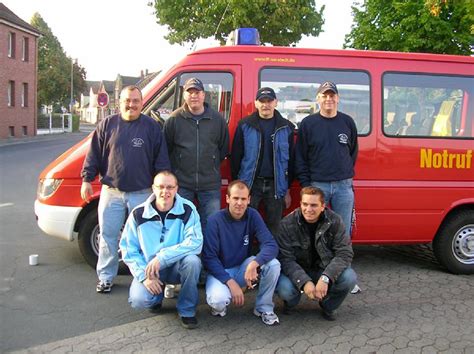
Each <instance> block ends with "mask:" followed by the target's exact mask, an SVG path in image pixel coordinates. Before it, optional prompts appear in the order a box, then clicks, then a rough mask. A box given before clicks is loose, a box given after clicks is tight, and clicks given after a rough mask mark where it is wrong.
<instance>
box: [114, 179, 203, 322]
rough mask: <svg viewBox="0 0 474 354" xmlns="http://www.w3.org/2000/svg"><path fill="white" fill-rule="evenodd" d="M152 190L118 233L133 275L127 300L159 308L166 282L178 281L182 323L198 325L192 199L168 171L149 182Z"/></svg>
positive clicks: (197, 243) (198, 244) (196, 227)
mask: <svg viewBox="0 0 474 354" xmlns="http://www.w3.org/2000/svg"><path fill="white" fill-rule="evenodd" d="M152 188H153V194H152V195H151V196H150V197H149V198H148V199H147V200H146V201H145V202H144V203H143V204H140V205H139V206H137V207H136V208H135V209H134V210H133V211H132V213H130V216H129V217H128V220H127V223H126V224H125V228H124V230H123V233H122V239H121V240H120V250H121V251H122V258H123V261H124V262H125V263H126V264H127V265H128V267H129V268H130V271H131V273H132V275H133V282H132V285H131V286H130V297H129V302H130V304H131V305H132V307H133V308H150V309H152V310H154V311H156V310H159V309H160V308H161V302H162V301H163V291H164V288H165V285H166V283H170V284H181V291H180V292H179V296H178V301H177V305H176V307H177V310H178V315H179V317H180V320H181V324H182V325H183V327H185V328H188V329H192V328H195V327H197V319H196V317H195V316H196V307H197V305H198V301H199V295H198V288H197V283H198V279H199V273H200V271H201V261H200V259H199V257H198V254H199V253H200V252H201V249H202V242H203V237H202V231H201V224H200V222H199V215H198V213H197V211H196V208H195V207H194V205H193V203H192V202H190V201H188V200H186V199H184V198H182V197H181V196H179V194H177V188H178V181H177V179H176V176H175V175H174V174H172V173H171V172H169V171H163V172H160V173H158V174H157V175H156V177H155V178H154V180H153V186H152Z"/></svg>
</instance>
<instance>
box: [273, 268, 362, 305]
mask: <svg viewBox="0 0 474 354" xmlns="http://www.w3.org/2000/svg"><path fill="white" fill-rule="evenodd" d="M321 274H323V269H318V270H317V271H313V272H308V275H309V276H310V277H311V279H312V280H313V283H314V284H316V283H317V282H318V280H319V277H320V276H321ZM356 283H357V275H356V273H355V272H354V270H353V269H352V268H351V267H348V268H346V269H344V271H343V272H342V273H341V274H340V275H339V277H338V278H337V280H336V282H335V283H333V284H329V289H328V293H327V295H326V297H325V298H324V299H323V301H322V305H323V306H324V309H325V310H327V311H334V310H335V309H337V308H338V307H339V306H341V304H342V302H343V301H344V299H345V298H346V296H347V294H349V292H350V291H351V290H352V289H353V288H354V285H355V284H356ZM275 291H276V292H277V293H278V296H279V297H280V298H281V299H283V300H284V301H286V303H287V304H288V306H289V307H293V306H296V305H298V303H299V302H300V300H301V292H300V290H299V289H297V288H296V287H295V286H294V285H293V283H292V282H291V280H290V279H289V278H288V277H287V276H286V275H283V273H282V274H280V279H278V284H277V287H276V290H275Z"/></svg>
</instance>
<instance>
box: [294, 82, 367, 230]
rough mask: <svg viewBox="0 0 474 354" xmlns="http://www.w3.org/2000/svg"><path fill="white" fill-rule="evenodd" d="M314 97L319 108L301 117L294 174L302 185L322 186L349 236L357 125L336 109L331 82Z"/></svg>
mask: <svg viewBox="0 0 474 354" xmlns="http://www.w3.org/2000/svg"><path fill="white" fill-rule="evenodd" d="M316 100H317V102H318V104H319V107H320V110H319V112H317V113H315V114H311V115H309V116H307V117H306V118H304V119H303V121H302V122H301V125H300V129H299V131H298V141H297V143H296V162H295V164H296V166H295V168H296V174H297V177H298V179H299V181H300V183H301V185H302V186H303V187H307V186H313V187H318V188H320V189H321V190H323V192H324V197H325V200H326V203H328V204H330V205H331V208H332V210H334V211H335V212H336V213H337V214H339V215H340V216H341V217H342V220H343V222H344V225H345V230H346V234H347V235H349V236H350V235H351V228H352V211H353V208H354V190H353V187H352V177H354V165H355V163H356V159H357V151H358V143H357V128H356V125H355V123H354V120H353V119H352V118H351V117H350V116H348V115H347V114H344V113H342V112H339V111H338V110H337V106H338V103H339V94H338V91H337V87H336V85H335V84H334V83H332V82H329V81H327V82H325V83H323V84H322V85H321V86H319V89H318V92H317V96H316Z"/></svg>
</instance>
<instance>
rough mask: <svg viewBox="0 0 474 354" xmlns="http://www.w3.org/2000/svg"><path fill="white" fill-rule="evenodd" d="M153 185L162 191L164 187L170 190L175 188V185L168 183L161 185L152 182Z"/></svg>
mask: <svg viewBox="0 0 474 354" xmlns="http://www.w3.org/2000/svg"><path fill="white" fill-rule="evenodd" d="M153 187H155V188H156V189H158V190H160V191H162V190H164V189H166V190H167V191H172V190H173V189H175V188H176V186H170V185H168V186H163V185H159V186H157V185H156V184H154V185H153Z"/></svg>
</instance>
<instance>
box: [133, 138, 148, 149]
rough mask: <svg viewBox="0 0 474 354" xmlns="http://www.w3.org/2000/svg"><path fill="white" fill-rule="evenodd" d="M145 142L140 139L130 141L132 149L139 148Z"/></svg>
mask: <svg viewBox="0 0 474 354" xmlns="http://www.w3.org/2000/svg"><path fill="white" fill-rule="evenodd" d="M144 143H145V142H144V141H143V139H142V138H133V139H132V147H134V148H140V147H142V145H143V144H144Z"/></svg>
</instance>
